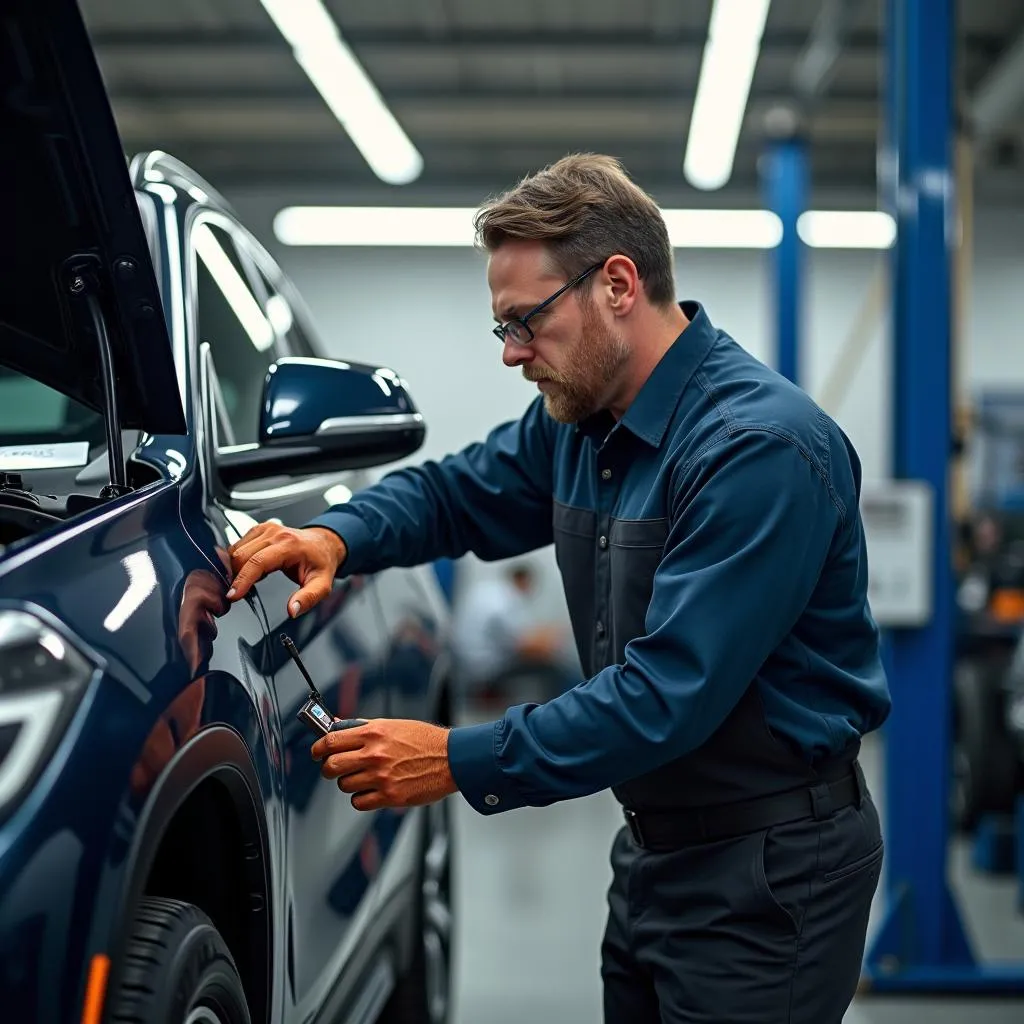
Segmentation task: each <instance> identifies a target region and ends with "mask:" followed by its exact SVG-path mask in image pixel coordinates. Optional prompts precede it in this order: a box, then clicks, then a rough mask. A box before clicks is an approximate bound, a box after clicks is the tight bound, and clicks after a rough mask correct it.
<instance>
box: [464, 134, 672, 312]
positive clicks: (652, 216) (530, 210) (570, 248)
mask: <svg viewBox="0 0 1024 1024" xmlns="http://www.w3.org/2000/svg"><path fill="white" fill-rule="evenodd" d="M473 225H474V227H475V228H476V238H477V245H478V246H480V247H482V248H483V249H485V250H486V251H487V252H494V250H495V249H497V248H498V247H499V246H500V245H501V244H502V243H503V242H506V241H509V240H510V239H523V240H526V241H535V242H544V243H546V244H547V246H548V249H549V251H550V253H551V257H552V259H553V260H554V262H555V264H556V266H557V267H558V269H559V270H560V271H561V272H562V273H563V274H565V275H566V277H570V278H571V277H575V276H576V275H577V274H580V273H582V272H583V271H584V270H586V269H587V267H589V266H592V265H593V264H594V263H597V262H599V261H600V260H602V259H607V258H608V257H609V256H614V255H615V254H616V253H621V254H622V255H623V256H628V257H629V258H630V259H631V260H632V261H633V263H634V264H636V269H637V273H638V274H639V275H640V280H641V281H642V282H643V286H644V291H645V292H646V293H647V299H648V301H649V302H650V303H651V304H652V305H655V306H662V307H664V306H669V305H671V304H672V303H674V302H675V279H674V276H673V270H672V246H671V244H670V243H669V240H668V229H667V228H666V226H665V220H664V218H663V217H662V215H661V211H660V210H659V209H658V206H657V204H656V203H655V202H654V200H653V199H652V198H651V197H650V196H649V195H648V194H647V193H646V192H644V190H643V189H641V188H640V187H639V186H638V185H636V184H635V183H634V182H633V181H632V180H631V179H630V177H629V175H628V174H627V173H626V170H625V169H624V168H623V166H622V164H621V163H620V162H619V161H618V160H616V159H615V157H611V156H602V155H600V154H595V153H573V154H571V155H570V156H565V157H563V158H562V159H561V160H559V161H557V162H556V163H554V164H551V165H550V166H548V167H545V168H544V169H543V170H542V171H538V172H537V173H536V174H532V175H529V176H528V177H526V178H524V179H523V180H522V181H520V182H519V184H518V185H516V186H515V187H514V188H511V189H509V190H508V191H507V192H505V193H503V194H502V195H499V196H497V197H496V198H494V199H490V200H489V201H488V202H487V203H485V204H484V205H483V206H482V207H481V208H480V209H479V210H478V211H477V213H476V216H475V217H474V218H473Z"/></svg>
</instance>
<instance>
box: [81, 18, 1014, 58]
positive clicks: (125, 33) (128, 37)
mask: <svg viewBox="0 0 1024 1024" xmlns="http://www.w3.org/2000/svg"><path fill="white" fill-rule="evenodd" d="M341 28H342V32H343V33H344V36H345V40H346V42H348V44H349V45H350V46H351V47H352V48H353V49H355V50H358V49H360V48H363V47H373V48H378V47H379V48H383V47H387V48H389V49H390V48H393V49H395V50H399V51H400V50H406V51H410V50H413V51H420V50H436V49H439V48H445V47H450V48H454V49H458V50H461V51H463V52H466V53H472V54H473V55H474V56H486V55H488V54H504V55H506V56H507V55H508V54H509V52H510V51H516V50H520V51H529V52H530V53H538V52H545V51H561V52H565V51H570V52H577V53H578V52H587V51H590V50H593V49H595V48H599V49H600V48H605V47H615V48H622V47H635V48H638V49H644V50H653V51H658V52H662V53H665V52H669V51H671V52H676V51H678V50H679V49H680V48H683V49H692V50H697V51H698V52H702V51H703V49H704V43H705V42H706V41H707V33H706V31H704V30H695V29H682V30H677V31H671V32H655V31H651V30H638V29H622V30H619V29H618V28H611V29H608V30H600V29H593V28H581V29H573V30H571V31H569V30H564V29H562V30H555V31H545V30H543V29H540V28H537V29H532V30H528V31H511V32H507V31H504V30H503V31H501V32H496V31H482V30H458V29H456V30H451V31H444V32H439V33H429V32H427V31H412V30H409V29H402V30H388V31H383V30H380V29H361V28H352V29H346V28H345V27H344V24H342V26H341ZM90 38H91V40H92V44H93V47H94V48H95V49H97V50H101V51H104V52H107V53H110V54H113V55H116V54H117V52H118V51H139V50H154V49H155V50H162V51H165V52H171V51H174V50H180V49H184V50H194V49H197V48H199V49H207V50H230V49H237V48H239V47H242V48H246V49H253V48H255V49H260V48H264V49H271V50H275V51H282V50H283V51H285V52H287V51H288V44H287V43H286V41H285V40H284V38H283V37H282V36H281V35H280V34H279V33H278V32H277V31H275V30H274V29H273V28H267V29H253V28H237V29H224V30H209V31H207V30H194V29H171V30H168V31H137V30H121V29H117V30H106V29H98V30H96V31H93V32H91V33H90ZM960 43H961V45H962V46H964V47H965V48H966V49H969V50H972V51H981V53H982V54H983V55H988V56H992V55H994V54H996V53H998V52H999V51H1000V50H1001V49H1002V47H1003V44H1004V40H1002V39H1001V38H1000V37H998V36H992V35H988V34H985V33H978V32H968V33H963V34H962V35H961V36H960ZM806 44H807V34H806V33H805V32H803V31H800V30H797V29H786V28H782V29H770V28H769V29H768V30H766V32H765V34H764V36H763V38H762V41H761V49H762V51H767V50H776V51H783V52H787V51H791V52H792V53H793V56H794V58H795V57H796V56H797V55H798V54H799V53H801V52H802V51H803V50H804V48H805V47H806ZM883 46H884V39H883V37H882V36H881V34H880V33H879V32H877V31H873V30H863V29H856V30H849V31H848V32H847V33H846V35H845V38H844V52H846V53H856V52H861V53H864V52H871V53H880V52H881V48H882V47H883Z"/></svg>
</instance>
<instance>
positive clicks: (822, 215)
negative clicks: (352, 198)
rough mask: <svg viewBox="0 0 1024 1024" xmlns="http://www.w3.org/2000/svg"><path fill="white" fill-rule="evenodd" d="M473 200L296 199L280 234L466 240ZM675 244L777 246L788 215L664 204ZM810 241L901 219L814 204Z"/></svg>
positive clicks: (846, 241)
mask: <svg viewBox="0 0 1024 1024" xmlns="http://www.w3.org/2000/svg"><path fill="white" fill-rule="evenodd" d="M474 212H475V211H474V210H473V209H472V208H471V207H456V206H449V207H436V206H435V207H409V206H289V207H286V208H285V209H283V210H281V211H280V212H279V213H278V214H277V216H276V217H275V218H274V236H275V237H276V238H277V240H278V241H279V242H281V243H282V244H284V245H293V246H305V245H308V246H362V247H366V248H375V247H392V246H398V247H401V246H406V247H416V246H443V247H453V246H455V247H466V246H471V245H472V244H473V214H474ZM662 216H663V217H664V218H665V224H666V226H667V227H668V233H669V240H670V241H671V243H672V247H673V248H674V249H772V248H774V247H775V246H777V245H778V244H779V242H780V241H781V240H782V223H781V221H780V220H779V218H778V217H777V216H776V215H775V214H774V213H772V212H771V211H770V210H700V209H697V210H682V209H666V210H662ZM797 230H798V231H799V233H800V237H801V238H802V239H803V241H804V242H805V243H806V244H807V245H811V246H814V247H818V248H836V249H865V248H866V249H885V248H888V247H889V246H890V245H892V242H893V240H894V238H895V234H896V227H895V224H894V222H893V220H892V218H891V217H890V216H889V215H888V214H887V213H880V212H875V211H863V212H860V211H843V210H838V211H831V210H830V211H809V212H807V213H805V214H803V216H802V217H801V218H800V220H799V221H798V224H797Z"/></svg>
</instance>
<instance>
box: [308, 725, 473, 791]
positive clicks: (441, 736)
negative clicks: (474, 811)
mask: <svg viewBox="0 0 1024 1024" xmlns="http://www.w3.org/2000/svg"><path fill="white" fill-rule="evenodd" d="M311 752H312V755H313V758H314V760H317V761H320V760H323V764H322V765H321V768H320V774H321V775H323V777H324V778H325V779H337V780H338V788H339V789H340V790H341V791H342V792H343V793H352V794H354V795H353V797H352V806H353V807H355V809H356V810H357V811H375V810H378V809H379V808H381V807H414V806H417V805H419V804H431V803H434V802H435V801H437V800H441V799H443V798H444V797H446V796H448V795H449V794H451V793H455V792H457V790H458V787H457V786H456V785H455V780H454V779H453V778H452V773H451V770H450V768H449V767H448V730H447V729H445V728H443V727H441V726H438V725H429V724H428V723H426V722H417V721H410V720H407V719H400V718H374V719H371V720H370V721H369V722H367V723H366V725H357V726H353V727H352V728H351V729H342V730H340V731H338V732H330V733H328V734H327V735H326V736H321V737H320V739H318V740H317V741H316V742H315V743H314V744H313V747H312V751H311Z"/></svg>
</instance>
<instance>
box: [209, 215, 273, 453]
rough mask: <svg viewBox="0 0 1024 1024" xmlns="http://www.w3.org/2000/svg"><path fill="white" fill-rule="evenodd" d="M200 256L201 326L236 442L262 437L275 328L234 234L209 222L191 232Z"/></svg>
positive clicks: (249, 441) (250, 440)
mask: <svg viewBox="0 0 1024 1024" xmlns="http://www.w3.org/2000/svg"><path fill="white" fill-rule="evenodd" d="M192 240H193V246H194V248H195V252H196V327H197V332H198V340H199V342H200V344H202V343H203V342H208V343H209V345H210V350H211V352H212V354H213V363H214V367H215V368H216V372H217V377H218V379H219V381H220V388H221V392H222V396H223V400H224V406H225V409H226V412H227V415H228V418H229V419H230V421H231V427H232V430H233V431H234V435H235V442H236V443H238V444H248V443H251V442H254V441H256V440H257V439H258V435H259V418H260V401H261V399H262V395H263V381H264V378H265V377H266V373H267V369H268V368H269V366H270V364H271V363H272V362H274V360H275V359H276V358H277V353H276V352H275V347H274V342H275V336H274V328H273V326H272V325H271V323H270V321H269V320H267V318H266V316H265V315H264V312H263V310H262V308H261V306H260V303H259V300H258V299H257V297H256V295H255V294H254V293H253V290H252V288H251V287H250V286H249V283H248V281H247V280H246V276H245V271H244V269H243V265H242V262H241V259H240V258H239V254H238V252H237V251H236V249H235V246H234V244H233V243H232V240H231V237H230V235H228V234H227V232H226V231H224V230H223V229H222V228H220V227H218V226H217V225H215V224H211V223H208V222H204V223H200V224H197V225H196V227H195V228H194V229H193V232H192Z"/></svg>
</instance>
